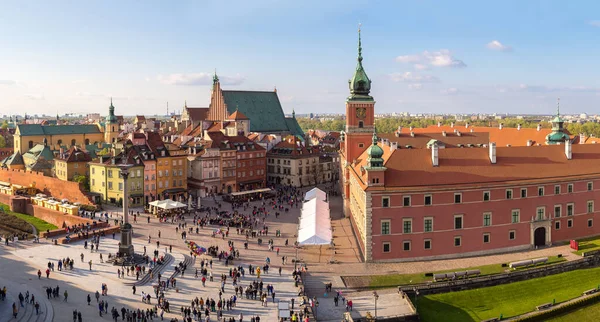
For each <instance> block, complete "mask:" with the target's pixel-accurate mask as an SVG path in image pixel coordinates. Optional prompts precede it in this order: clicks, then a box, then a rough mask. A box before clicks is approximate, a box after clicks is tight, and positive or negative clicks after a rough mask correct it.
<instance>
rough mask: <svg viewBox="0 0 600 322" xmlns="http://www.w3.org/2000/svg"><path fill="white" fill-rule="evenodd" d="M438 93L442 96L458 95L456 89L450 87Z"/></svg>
mask: <svg viewBox="0 0 600 322" xmlns="http://www.w3.org/2000/svg"><path fill="white" fill-rule="evenodd" d="M440 93H441V94H444V95H455V94H458V88H456V87H451V88H447V89H443V90H441V91H440Z"/></svg>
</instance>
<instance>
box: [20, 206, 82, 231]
mask: <svg viewBox="0 0 600 322" xmlns="http://www.w3.org/2000/svg"><path fill="white" fill-rule="evenodd" d="M27 213H28V214H30V215H33V216H34V217H36V218H39V219H41V220H43V221H46V222H49V223H51V224H53V225H55V226H56V227H58V228H62V226H63V223H65V224H67V225H68V226H72V225H79V224H84V225H85V224H87V223H90V224H91V223H92V222H93V220H91V219H88V218H83V217H78V216H72V215H65V214H64V213H62V212H59V211H56V210H52V209H48V208H44V207H40V206H36V205H32V204H28V205H27Z"/></svg>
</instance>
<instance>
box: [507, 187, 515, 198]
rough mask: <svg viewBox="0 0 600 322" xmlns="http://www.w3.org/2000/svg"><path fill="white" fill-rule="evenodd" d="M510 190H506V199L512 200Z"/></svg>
mask: <svg viewBox="0 0 600 322" xmlns="http://www.w3.org/2000/svg"><path fill="white" fill-rule="evenodd" d="M512 192H513V191H512V189H506V199H512Z"/></svg>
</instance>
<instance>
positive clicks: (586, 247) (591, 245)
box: [573, 236, 600, 256]
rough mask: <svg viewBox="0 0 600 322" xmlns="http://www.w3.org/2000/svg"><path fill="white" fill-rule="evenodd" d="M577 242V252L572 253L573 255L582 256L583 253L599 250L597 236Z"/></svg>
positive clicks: (599, 245)
mask: <svg viewBox="0 0 600 322" xmlns="http://www.w3.org/2000/svg"><path fill="white" fill-rule="evenodd" d="M578 242H579V250H578V251H574V252H573V254H577V255H580V256H581V254H583V253H584V252H589V251H592V250H598V249H600V237H598V236H597V237H590V238H585V239H581V240H578Z"/></svg>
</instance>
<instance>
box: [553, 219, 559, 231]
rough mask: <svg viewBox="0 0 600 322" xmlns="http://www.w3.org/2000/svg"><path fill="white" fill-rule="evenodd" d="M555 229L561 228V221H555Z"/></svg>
mask: <svg viewBox="0 0 600 322" xmlns="http://www.w3.org/2000/svg"><path fill="white" fill-rule="evenodd" d="M554 229H556V230H559V229H560V221H555V222H554Z"/></svg>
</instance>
